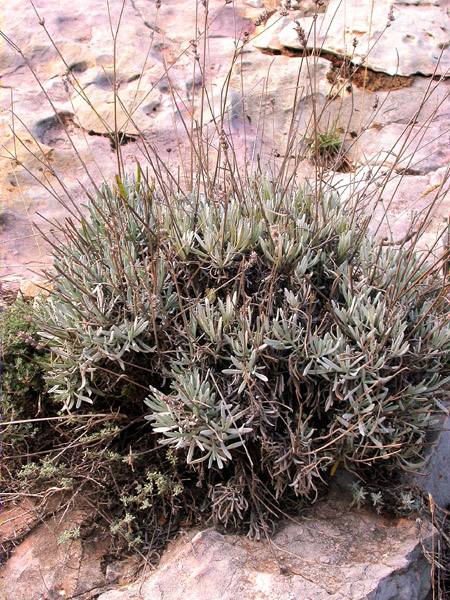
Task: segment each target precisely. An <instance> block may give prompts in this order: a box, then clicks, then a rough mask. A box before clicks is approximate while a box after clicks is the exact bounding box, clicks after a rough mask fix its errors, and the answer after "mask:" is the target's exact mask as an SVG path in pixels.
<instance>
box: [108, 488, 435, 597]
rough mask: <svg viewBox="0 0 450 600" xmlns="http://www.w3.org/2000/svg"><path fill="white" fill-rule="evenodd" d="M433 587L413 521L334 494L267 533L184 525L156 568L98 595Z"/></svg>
mask: <svg viewBox="0 0 450 600" xmlns="http://www.w3.org/2000/svg"><path fill="white" fill-rule="evenodd" d="M422 533H423V532H422ZM424 537H425V538H426V537H427V535H426V534H425V535H424ZM430 587H431V586H430V579H429V566H428V564H427V562H426V560H425V558H424V557H423V554H422V552H421V544H420V541H419V535H418V531H417V529H416V524H415V523H414V522H413V521H408V520H405V519H400V520H395V519H393V520H387V519H383V518H381V517H378V516H376V515H374V514H372V513H370V512H366V511H360V512H359V511H356V510H351V511H349V510H348V504H347V505H346V504H345V502H342V500H341V501H339V499H338V498H336V497H334V498H333V499H332V500H331V501H327V502H323V503H321V504H319V505H318V506H316V507H315V508H313V509H312V510H311V511H310V513H309V514H308V515H307V518H306V519H302V520H299V521H298V522H296V523H292V522H291V523H289V522H287V523H285V524H284V526H282V528H281V530H280V531H279V533H278V534H277V535H276V536H275V537H274V539H273V540H272V541H263V542H253V541H250V540H248V539H246V538H243V537H238V536H224V535H222V534H220V533H218V532H217V531H214V530H212V529H207V530H205V531H200V532H198V533H195V532H189V533H187V534H185V535H184V536H182V537H180V538H179V539H178V540H177V541H175V542H174V543H172V544H170V546H169V548H168V549H167V551H166V552H165V553H164V555H163V558H162V560H161V563H160V565H159V566H158V567H157V569H156V570H155V571H153V572H150V573H147V574H144V575H143V576H142V577H140V578H139V579H138V581H137V582H136V583H135V584H132V585H129V586H125V587H122V588H120V587H119V588H116V589H114V590H110V591H108V592H105V593H104V594H101V595H100V596H99V598H98V600H138V599H139V600H163V599H169V598H170V600H184V599H186V598H189V599H190V600H235V599H236V598H251V599H252V600H375V599H376V600H425V598H426V596H427V593H428V591H429V590H430Z"/></svg>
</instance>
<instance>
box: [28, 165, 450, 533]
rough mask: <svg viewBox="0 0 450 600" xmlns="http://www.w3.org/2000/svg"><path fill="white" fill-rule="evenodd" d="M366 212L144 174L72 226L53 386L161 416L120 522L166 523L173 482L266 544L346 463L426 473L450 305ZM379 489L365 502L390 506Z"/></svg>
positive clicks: (292, 192)
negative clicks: (207, 188)
mask: <svg viewBox="0 0 450 600" xmlns="http://www.w3.org/2000/svg"><path fill="white" fill-rule="evenodd" d="M365 223H366V222H365V221H364V220H363V219H362V218H361V216H360V215H359V214H358V209H357V207H355V206H352V205H350V204H348V205H345V204H343V203H342V202H341V201H340V199H339V197H337V196H336V195H333V194H321V195H319V196H317V195H314V194H312V193H310V192H309V191H308V189H295V188H293V187H292V188H289V189H287V190H286V189H285V190H283V192H281V191H280V190H277V188H276V187H275V186H271V185H270V184H269V183H268V182H267V181H265V180H255V181H253V182H252V183H251V184H249V186H248V188H246V189H244V190H240V191H239V193H238V192H237V191H236V189H235V188H230V189H228V190H227V189H221V190H220V193H218V191H215V190H212V191H211V192H210V193H205V192H202V191H200V190H198V191H196V192H193V193H192V194H187V195H186V194H181V193H174V192H173V191H172V190H171V189H170V190H169V189H168V188H162V189H160V190H156V189H155V188H154V186H152V185H150V184H149V183H147V180H146V179H145V178H144V177H143V176H142V174H141V173H140V172H138V177H137V180H135V181H134V180H131V179H128V180H124V181H122V180H118V181H117V185H116V186H115V187H104V188H103V190H102V191H101V193H100V194H99V196H98V197H97V198H94V199H92V200H91V202H90V205H89V212H88V216H86V217H85V218H84V217H83V218H82V219H81V221H80V223H79V224H78V226H75V225H74V224H72V223H68V224H67V226H66V229H63V234H64V235H65V236H66V243H64V244H58V246H55V269H56V272H57V276H56V277H55V281H54V289H53V292H52V294H51V296H50V298H49V299H48V300H43V301H42V302H41V303H40V306H39V307H38V309H37V316H36V318H37V322H38V327H39V330H40V332H41V336H42V340H43V341H45V342H46V343H47V344H48V347H49V348H50V349H51V352H52V356H53V359H52V361H51V363H50V364H49V369H48V372H47V375H46V377H47V381H48V383H49V385H50V387H51V392H52V394H53V395H54V396H55V397H56V398H58V399H59V401H60V403H61V408H64V409H65V410H68V411H73V410H74V409H77V410H79V411H84V410H86V407H89V406H90V405H91V404H93V405H94V410H96V409H100V408H102V409H105V408H107V409H108V410H110V411H113V412H114V411H116V412H120V413H121V414H125V415H128V417H129V418H130V419H132V421H133V422H136V420H137V421H138V422H139V418H141V419H142V420H143V417H144V416H145V418H146V419H147V423H148V425H147V429H146V430H145V421H144V422H141V425H139V427H140V431H141V432H143V431H146V435H147V440H148V442H147V444H148V447H149V448H150V449H151V452H152V456H153V461H154V462H153V464H154V469H151V470H150V471H149V473H147V475H145V476H144V475H141V476H142V477H143V478H144V477H145V480H141V481H139V482H138V484H137V487H136V488H135V490H134V491H133V492H127V493H126V494H125V496H124V497H123V500H124V502H125V504H126V505H127V506H125V516H123V517H122V519H121V520H120V521H119V523H118V524H117V523H116V527H118V528H119V529H120V530H121V531H122V530H124V528H125V530H126V531H127V532H128V533H127V535H128V536H132V537H133V539H134V538H135V536H136V535H137V536H138V537H139V534H138V533H136V532H137V528H138V527H137V525H136V512H133V511H132V510H131V509H130V508H129V506H131V505H133V506H134V507H135V508H136V507H137V508H138V509H139V510H141V511H144V512H145V511H148V512H149V513H150V514H155V515H156V514H157V513H156V510H157V507H156V505H154V498H155V497H158V498H160V502H159V504H158V507H159V508H158V510H161V508H162V504H161V501H164V502H165V504H164V502H163V505H164V506H165V508H164V511H165V514H167V511H168V510H169V508H168V507H170V510H174V509H173V504H172V503H167V502H166V500H167V496H166V492H165V491H164V490H166V491H169V492H170V493H169V492H168V493H169V496H170V498H171V499H172V500H173V499H174V498H176V499H177V502H179V503H180V504H181V505H182V504H183V502H184V503H185V504H186V506H187V505H188V504H189V507H190V510H191V511H193V512H194V513H195V512H196V511H197V512H199V507H201V510H202V514H203V515H204V516H205V517H208V516H210V517H211V518H212V519H213V521H214V522H215V523H217V524H218V525H223V526H225V527H227V526H228V527H235V526H243V527H245V528H246V529H247V530H248V532H249V533H250V534H251V535H253V536H257V537H258V536H259V535H261V534H262V533H264V532H268V531H270V530H271V528H272V526H273V523H274V521H275V520H276V518H277V517H279V516H280V515H281V514H282V513H283V511H285V510H288V509H289V507H294V506H298V504H299V503H308V502H312V501H314V500H315V499H316V498H317V497H318V496H319V495H320V493H322V492H323V490H324V489H325V487H326V483H327V481H328V479H329V477H330V476H332V475H333V474H334V472H335V471H336V468H337V467H342V468H348V469H350V470H352V471H356V472H357V473H358V474H359V475H360V476H361V477H362V478H363V479H364V478H366V479H367V480H373V478H374V477H377V476H378V475H377V474H380V473H383V474H385V475H386V474H388V476H389V477H390V478H391V480H392V479H395V478H396V477H398V474H399V472H400V471H401V470H402V469H408V470H411V469H415V468H417V467H419V466H420V465H421V464H422V452H423V445H424V441H425V436H426V433H427V431H428V428H429V427H430V426H431V425H433V424H434V423H435V421H436V418H437V414H438V412H439V406H440V405H441V403H442V402H443V401H444V399H445V398H446V397H447V395H448V384H449V365H450V360H449V358H450V327H449V323H448V318H447V316H448V301H447V299H446V297H445V294H444V293H443V287H442V280H441V278H440V274H439V271H438V269H437V268H436V269H434V268H432V267H430V265H428V264H426V263H425V262H424V261H423V260H422V259H421V258H420V256H418V255H416V254H415V253H414V251H413V250H411V249H409V250H407V249H404V248H395V247H391V246H383V245H381V244H380V243H378V242H377V241H376V240H374V239H373V238H371V237H370V236H369V235H368V233H367V231H366V227H365ZM144 401H145V404H144ZM145 409H146V410H147V414H145V412H144V411H145ZM142 428H143V429H142ZM140 444H141V447H142V444H144V449H143V454H145V452H146V450H145V442H143V438H140ZM167 448H168V449H169V451H170V457H171V458H170V460H168V458H167V455H166V451H167ZM130 460H131V464H132V462H133V461H132V459H131V458H130ZM158 473H159V475H156V474H158ZM155 478H156V479H155ZM167 478H168V479H167ZM173 482H175V483H173ZM181 482H182V484H181ZM174 485H176V488H175V487H173V486H174ZM155 490H156V491H155ZM377 494H378V491H377V489H375V488H371V489H370V493H369V492H368V493H367V494H366V492H364V490H363V488H361V492H360V497H359V500H357V502H358V503H362V502H363V501H365V500H366V499H367V498H369V500H371V502H372V504H374V505H375V507H376V508H377V509H381V506H382V504H383V503H384V499H383V496H379V495H377ZM164 499H165V500H164ZM187 499H188V500H187ZM170 510H169V512H170ZM152 511H155V512H154V513H153V512H152ZM164 511H163V512H164ZM152 518H154V519H156V522H157V517H156V516H155V517H152ZM124 519H125V520H124ZM130 540H131V538H130Z"/></svg>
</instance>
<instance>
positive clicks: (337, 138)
mask: <svg viewBox="0 0 450 600" xmlns="http://www.w3.org/2000/svg"><path fill="white" fill-rule="evenodd" d="M342 142H343V140H342V135H341V134H340V133H339V131H338V129H337V128H336V127H330V128H329V129H326V130H325V131H318V132H316V134H315V138H313V139H312V141H311V152H312V154H313V156H316V155H317V156H318V157H319V158H322V159H331V158H333V157H335V156H336V155H337V154H338V153H339V151H340V150H341V148H342Z"/></svg>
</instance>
